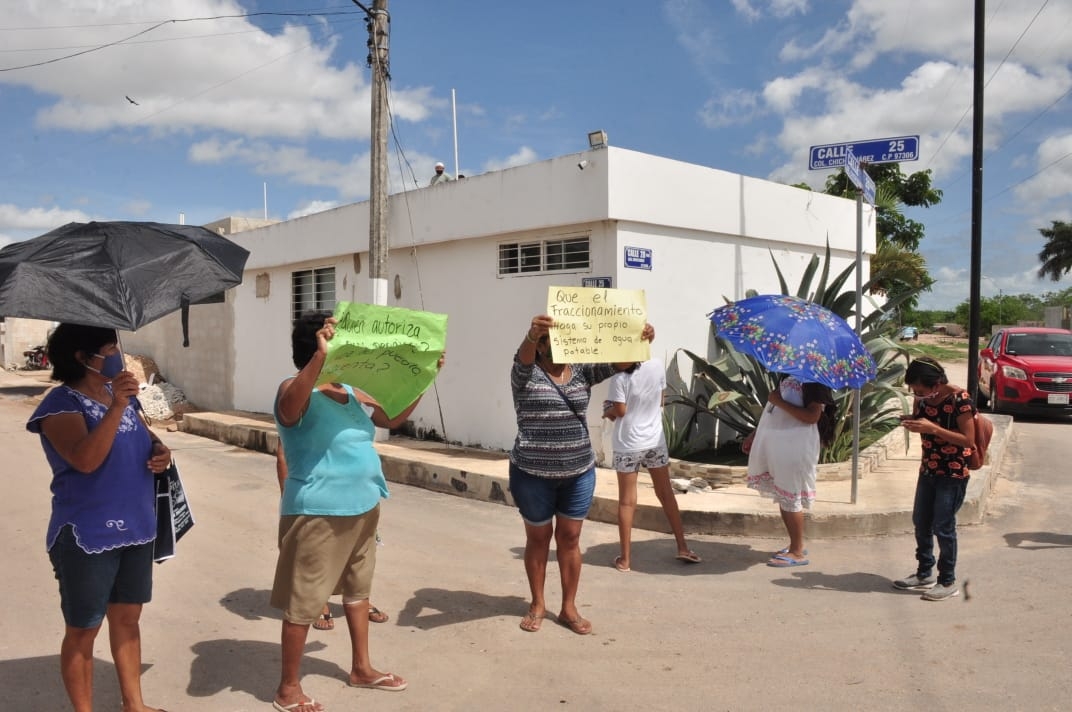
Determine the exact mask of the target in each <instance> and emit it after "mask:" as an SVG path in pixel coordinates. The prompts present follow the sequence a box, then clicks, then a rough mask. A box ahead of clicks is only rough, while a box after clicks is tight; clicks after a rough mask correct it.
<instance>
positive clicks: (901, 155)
mask: <svg viewBox="0 0 1072 712" xmlns="http://www.w3.org/2000/svg"><path fill="white" fill-rule="evenodd" d="M850 150H851V151H852V152H853V154H855V155H856V160H858V161H859V162H860V163H900V162H901V161H918V160H919V136H894V137H893V138H880V139H873V140H870V141H849V142H847V143H827V144H823V145H822V146H812V147H811V159H810V160H809V161H808V168H810V169H811V170H813V171H816V170H822V169H824V168H837V167H839V166H843V165H845V154H846V152H848V151H850Z"/></svg>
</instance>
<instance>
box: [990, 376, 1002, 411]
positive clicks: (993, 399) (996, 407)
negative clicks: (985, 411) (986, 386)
mask: <svg viewBox="0 0 1072 712" xmlns="http://www.w3.org/2000/svg"><path fill="white" fill-rule="evenodd" d="M990 412H991V413H1000V412H1001V401H1000V400H998V386H997V384H996V383H994V382H993V381H990Z"/></svg>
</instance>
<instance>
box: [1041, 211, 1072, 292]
mask: <svg viewBox="0 0 1072 712" xmlns="http://www.w3.org/2000/svg"><path fill="white" fill-rule="evenodd" d="M1039 232H1040V233H1042V236H1043V237H1045V238H1046V245H1045V246H1044V247H1043V248H1042V252H1039V262H1041V263H1042V267H1041V268H1039V271H1038V276H1039V279H1042V278H1043V277H1046V276H1049V278H1050V279H1052V280H1053V281H1054V282H1056V281H1057V280H1059V279H1061V277H1062V276H1064V275H1066V274H1068V271H1069V270H1072V225H1070V224H1068V223H1066V222H1062V221H1060V220H1054V221H1053V227H1052V228H1045V227H1040V228H1039Z"/></svg>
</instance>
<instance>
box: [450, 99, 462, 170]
mask: <svg viewBox="0 0 1072 712" xmlns="http://www.w3.org/2000/svg"><path fill="white" fill-rule="evenodd" d="M450 114H451V121H452V122H453V123H454V179H455V180H457V179H458V173H460V172H461V168H459V167H458V104H457V102H456V100H455V98H454V90H453V89H451V90H450Z"/></svg>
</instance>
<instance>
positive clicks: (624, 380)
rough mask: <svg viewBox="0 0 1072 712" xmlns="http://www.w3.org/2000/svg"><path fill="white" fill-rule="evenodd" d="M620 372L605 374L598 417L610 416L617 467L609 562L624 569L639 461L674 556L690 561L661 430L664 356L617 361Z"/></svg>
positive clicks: (627, 561)
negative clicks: (613, 550)
mask: <svg viewBox="0 0 1072 712" xmlns="http://www.w3.org/2000/svg"><path fill="white" fill-rule="evenodd" d="M617 366H618V368H619V369H620V370H621V372H620V373H618V374H616V375H615V376H613V377H612V378H611V380H610V396H609V400H607V401H606V402H605V403H604V404H603V417H605V418H608V419H610V420H612V421H614V469H615V470H617V472H618V538H619V541H620V543H621V554H620V555H619V556H617V557H615V559H614V568H616V569H618V570H619V571H629V570H630V566H631V548H632V547H631V534H632V529H633V515H634V514H635V513H636V501H637V473H638V472H639V471H640V468H641V467H644V468H645V469H647V471H648V474H650V475H651V482H652V485H654V487H655V496H656V497H658V498H659V503H660V504H661V505H662V507H663V512H664V513H665V514H666V519H667V521H668V522H669V523H670V529H671V531H673V532H674V539H675V540H676V541H677V558H678V560H680V561H683V562H685V563H690V564H697V563H699V562H700V561H701V559H700V557H699V556H697V555H696V554H695V553H694V552H693V551H691V550H690V549H689V545H688V543H687V542H686V541H685V532H684V528H683V526H682V524H681V512H680V510H678V506H677V499H676V498H675V495H674V489H673V487H672V486H671V485H670V455H669V453H668V451H667V448H666V436H665V435H664V434H663V391H665V390H666V373H665V367H664V366H663V362H662V361H660V360H659V359H651V360H648V361H644V362H643V363H634V364H618V365H617Z"/></svg>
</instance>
